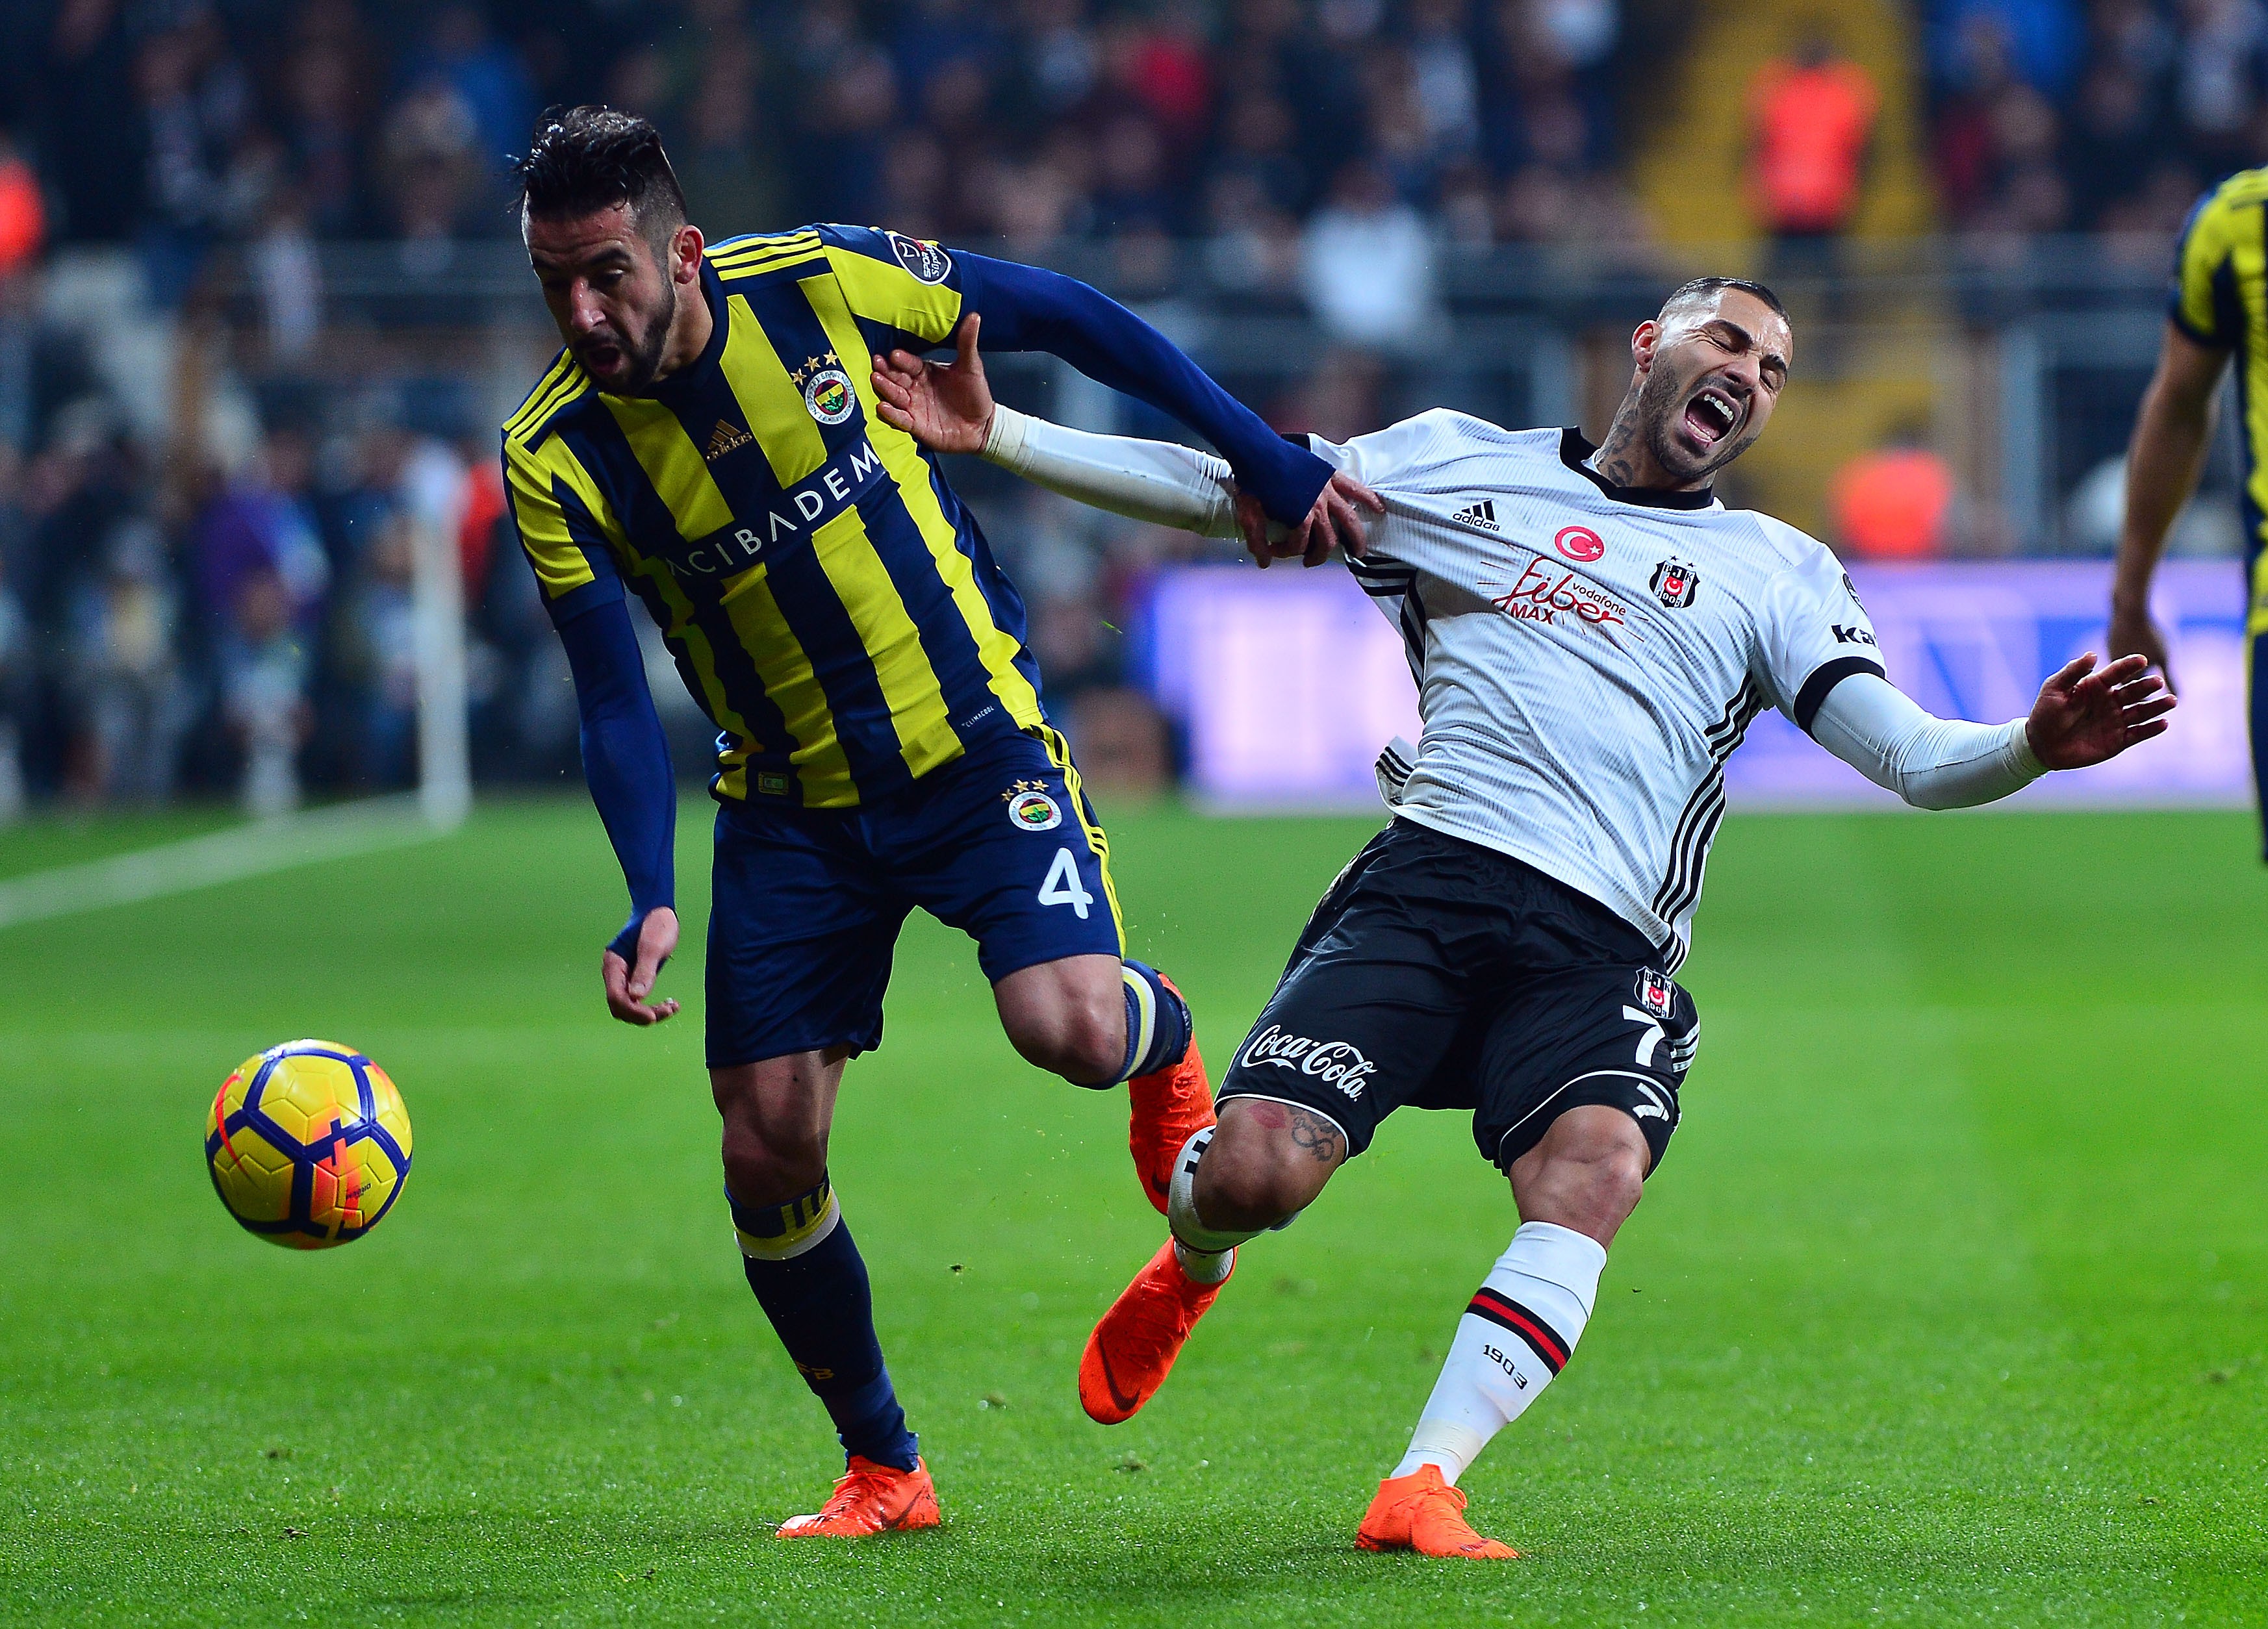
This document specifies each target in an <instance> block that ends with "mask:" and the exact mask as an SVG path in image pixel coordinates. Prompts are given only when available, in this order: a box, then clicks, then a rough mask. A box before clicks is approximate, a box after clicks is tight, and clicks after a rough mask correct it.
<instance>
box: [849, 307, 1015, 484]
mask: <svg viewBox="0 0 2268 1629" xmlns="http://www.w3.org/2000/svg"><path fill="white" fill-rule="evenodd" d="M982 321H983V319H982V318H980V317H979V316H978V315H977V314H976V312H969V313H968V316H966V317H964V318H963V319H961V327H960V330H959V331H958V333H956V334H955V335H954V359H953V360H952V361H951V362H949V363H937V362H924V361H923V360H922V359H921V358H920V357H918V356H915V355H914V354H913V353H912V352H911V351H903V350H894V351H892V352H891V353H890V354H889V355H888V356H877V357H875V358H874V395H875V397H876V400H875V403H874V407H875V410H876V411H877V412H879V413H880V415H882V422H883V423H885V424H887V425H889V426H890V427H891V428H892V429H902V430H903V431H905V432H906V434H907V435H909V436H911V437H913V438H914V439H915V440H916V441H918V442H919V443H921V444H922V445H923V446H924V447H927V448H929V449H930V451H932V452H982V451H984V437H986V435H987V434H989V433H990V430H991V429H992V387H991V385H988V384H987V383H985V379H984V359H983V357H981V356H978V355H977V354H976V329H977V327H978V325H979V324H980V323H981V322H982Z"/></svg>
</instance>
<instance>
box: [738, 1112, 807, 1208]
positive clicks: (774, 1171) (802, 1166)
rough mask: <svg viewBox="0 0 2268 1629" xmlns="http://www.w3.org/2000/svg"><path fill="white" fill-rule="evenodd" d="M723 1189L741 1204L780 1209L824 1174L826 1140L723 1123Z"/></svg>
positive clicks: (797, 1132)
mask: <svg viewBox="0 0 2268 1629" xmlns="http://www.w3.org/2000/svg"><path fill="white" fill-rule="evenodd" d="M723 1152H724V1158H725V1187H726V1189H728V1190H729V1191H730V1192H731V1193H732V1195H733V1198H734V1199H735V1200H739V1201H740V1203H741V1204H743V1205H781V1204H784V1203H786V1202H787V1201H788V1200H792V1199H793V1198H794V1197H795V1196H796V1195H797V1194H799V1193H807V1192H810V1191H811V1190H812V1189H814V1188H815V1187H817V1186H818V1185H819V1184H820V1182H821V1179H822V1178H825V1177H826V1175H827V1138H826V1136H825V1135H824V1134H821V1133H820V1132H818V1131H816V1130H804V1129H802V1128H796V1129H793V1130H785V1131H782V1130H771V1131H766V1130H764V1129H762V1128H759V1127H758V1126H754V1125H751V1124H748V1123H747V1122H740V1123H737V1124H736V1123H735V1122H733V1121H732V1120H727V1121H726V1122H725V1143H724V1150H723Z"/></svg>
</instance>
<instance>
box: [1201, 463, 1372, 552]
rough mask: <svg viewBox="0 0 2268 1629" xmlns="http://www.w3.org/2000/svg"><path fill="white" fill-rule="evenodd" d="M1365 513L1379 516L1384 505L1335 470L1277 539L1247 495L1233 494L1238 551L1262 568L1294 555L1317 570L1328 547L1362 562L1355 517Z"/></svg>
mask: <svg viewBox="0 0 2268 1629" xmlns="http://www.w3.org/2000/svg"><path fill="white" fill-rule="evenodd" d="M1365 509H1367V510H1370V511H1371V512H1372V513H1373V514H1378V515H1383V514H1384V513H1386V500H1385V499H1384V498H1381V497H1380V496H1379V495H1378V494H1376V493H1375V492H1373V491H1372V490H1371V489H1370V488H1368V487H1366V486H1365V485H1363V484H1362V482H1360V481H1357V480H1356V479H1355V478H1354V477H1353V476H1351V475H1350V474H1348V473H1346V472H1345V471H1344V470H1337V471H1334V472H1333V473H1332V475H1331V478H1330V480H1329V481H1327V482H1325V483H1324V486H1323V489H1322V491H1321V492H1319V493H1317V494H1316V495H1315V503H1314V508H1312V509H1310V510H1308V511H1307V518H1306V519H1305V520H1303V521H1301V522H1300V524H1299V525H1296V526H1294V527H1292V529H1291V530H1290V531H1288V532H1285V533H1284V534H1283V535H1282V536H1281V537H1278V538H1274V539H1271V538H1270V536H1269V535H1268V517H1267V515H1266V513H1265V512H1264V511H1263V510H1262V509H1261V507H1260V501H1259V500H1258V499H1257V498H1256V497H1253V496H1252V495H1250V494H1249V493H1243V492H1240V493H1238V494H1237V497H1236V524H1237V527H1238V529H1239V530H1240V531H1241V532H1243V533H1244V547H1246V548H1247V549H1248V550H1249V551H1250V553H1251V555H1252V558H1253V559H1254V560H1255V561H1257V562H1259V564H1260V565H1261V566H1262V567H1263V569H1264V568H1265V567H1266V566H1267V564H1268V562H1269V561H1271V560H1288V559H1290V558H1291V557H1292V555H1294V554H1297V555H1299V556H1300V561H1301V563H1302V564H1305V565H1309V566H1320V565H1322V563H1323V561H1325V560H1327V559H1329V556H1330V552H1331V550H1332V549H1333V548H1337V549H1338V550H1339V551H1340V552H1341V553H1343V554H1349V555H1351V556H1352V557H1354V558H1355V559H1357V560H1359V559H1361V558H1362V556H1363V554H1364V553H1365V552H1366V550H1367V549H1368V547H1369V541H1368V538H1367V534H1366V532H1365V531H1364V527H1363V521H1362V515H1361V510H1365Z"/></svg>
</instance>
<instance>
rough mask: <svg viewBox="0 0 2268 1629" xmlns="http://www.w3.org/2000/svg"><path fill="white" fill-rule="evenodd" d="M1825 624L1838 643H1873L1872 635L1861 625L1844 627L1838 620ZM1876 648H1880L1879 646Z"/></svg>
mask: <svg viewBox="0 0 2268 1629" xmlns="http://www.w3.org/2000/svg"><path fill="white" fill-rule="evenodd" d="M1827 626H1828V628H1829V631H1830V632H1831V633H1832V634H1833V635H1835V642H1836V643H1837V644H1838V645H1872V644H1874V635H1872V634H1870V633H1868V632H1867V630H1866V629H1865V628H1863V627H1845V626H1844V625H1843V624H1842V623H1840V622H1830V623H1829V624H1828V625H1827ZM1876 648H1877V649H1880V647H1879V646H1878V647H1876Z"/></svg>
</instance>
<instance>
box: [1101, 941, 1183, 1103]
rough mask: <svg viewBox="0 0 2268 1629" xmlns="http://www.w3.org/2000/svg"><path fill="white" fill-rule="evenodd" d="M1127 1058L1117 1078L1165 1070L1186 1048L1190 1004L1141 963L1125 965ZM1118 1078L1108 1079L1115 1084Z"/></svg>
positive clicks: (1125, 1078) (1151, 969) (1178, 1059)
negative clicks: (1115, 1079)
mask: <svg viewBox="0 0 2268 1629" xmlns="http://www.w3.org/2000/svg"><path fill="white" fill-rule="evenodd" d="M1123 976H1124V980H1125V988H1126V1061H1125V1063H1124V1064H1123V1066H1121V1068H1119V1071H1118V1080H1120V1081H1130V1080H1132V1079H1133V1078H1134V1077H1135V1076H1136V1075H1149V1074H1152V1073H1154V1072H1155V1071H1157V1070H1159V1069H1168V1068H1172V1067H1173V1066H1174V1065H1175V1064H1177V1063H1179V1062H1180V1061H1181V1060H1182V1054H1183V1053H1187V1052H1188V1051H1189V1003H1188V1002H1185V1001H1183V1000H1182V998H1181V997H1180V996H1179V995H1177V994H1175V993H1174V991H1173V990H1172V988H1171V987H1168V986H1167V983H1166V981H1165V980H1163V979H1162V978H1160V977H1159V975H1158V970H1157V969H1156V968H1154V967H1150V966H1145V965H1144V964H1142V963H1140V962H1133V961H1130V962H1128V963H1127V964H1126V965H1125V970H1124V975H1123ZM1117 1083H1118V1082H1117V1081H1114V1082H1111V1084H1113V1085H1114V1086H1115V1085H1116V1084H1117Z"/></svg>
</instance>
